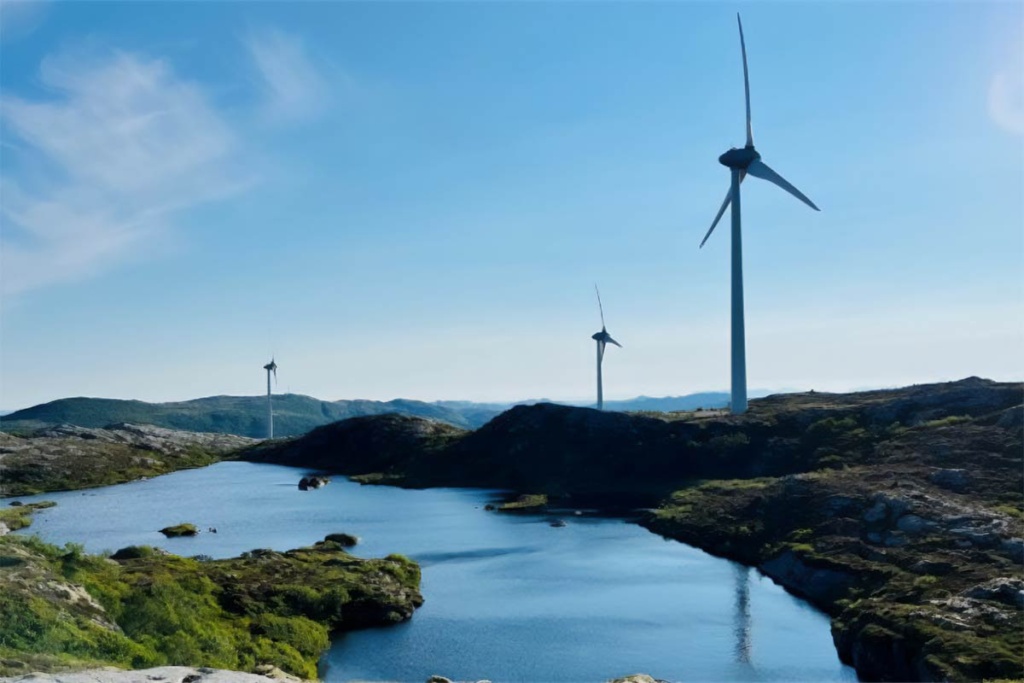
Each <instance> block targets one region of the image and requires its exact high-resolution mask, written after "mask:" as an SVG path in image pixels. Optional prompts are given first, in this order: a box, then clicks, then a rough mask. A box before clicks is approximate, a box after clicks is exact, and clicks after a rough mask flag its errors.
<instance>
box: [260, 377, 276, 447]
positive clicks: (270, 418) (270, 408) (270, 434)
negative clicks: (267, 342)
mask: <svg viewBox="0 0 1024 683" xmlns="http://www.w3.org/2000/svg"><path fill="white" fill-rule="evenodd" d="M263 369H264V370H266V371H267V438H268V439H273V438H274V405H273V403H272V402H271V392H270V373H274V383H275V384H276V383H277V363H275V362H274V359H273V358H271V359H270V362H269V363H267V364H266V365H264V366H263Z"/></svg>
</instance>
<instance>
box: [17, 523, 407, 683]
mask: <svg viewBox="0 0 1024 683" xmlns="http://www.w3.org/2000/svg"><path fill="white" fill-rule="evenodd" d="M118 555H119V556H120V557H123V558H125V559H122V560H120V561H114V560H112V559H109V558H106V557H102V556H97V555H87V554H85V553H83V552H82V549H81V547H80V546H76V545H73V544H69V545H67V546H65V547H63V548H58V547H56V546H53V545H49V544H46V543H43V542H42V541H39V540H38V539H36V538H34V537H26V536H19V535H8V536H5V537H3V538H0V675H13V674H18V673H26V672H27V671H29V670H54V669H61V668H77V667H84V666H95V665H116V666H122V667H128V668H142V667H149V666H160V665H177V664H180V665H190V666H210V667H215V668H225V669H236V670H243V671H252V670H254V669H255V668H256V667H257V666H259V665H261V664H272V665H275V666H278V667H280V668H281V669H283V670H285V671H287V672H289V673H292V674H295V675H298V676H301V677H303V678H315V677H316V662H317V659H318V658H319V656H320V654H321V653H322V652H323V650H324V649H325V648H326V647H327V645H328V634H329V633H330V632H331V631H333V630H338V629H350V628H359V627H364V626H371V625H384V624H388V623H394V622H397V621H400V620H403V619H406V618H408V617H409V616H410V615H411V614H412V611H413V609H414V608H415V607H416V606H418V605H419V604H420V603H421V602H422V598H421V597H420V595H419V592H418V586H419V580H420V573H419V567H418V566H417V565H416V564H415V563H413V562H411V561H410V560H408V559H406V558H404V557H401V556H389V557H388V558H385V559H381V560H362V559H359V558H355V557H352V556H350V555H348V554H347V553H345V552H344V550H343V548H342V547H341V546H340V545H339V544H337V543H334V542H320V543H318V544H316V545H314V546H312V547H309V548H301V549H298V550H292V551H288V552H284V553H278V552H274V551H270V550H260V551H253V552H250V553H246V554H244V555H243V556H242V557H239V558H235V559H229V560H211V561H199V560H196V559H190V558H184V557H178V556H175V555H168V554H165V553H162V552H160V551H156V550H153V549H150V548H145V547H140V548H135V549H126V552H123V553H119V554H118Z"/></svg>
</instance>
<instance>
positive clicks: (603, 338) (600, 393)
mask: <svg viewBox="0 0 1024 683" xmlns="http://www.w3.org/2000/svg"><path fill="white" fill-rule="evenodd" d="M594 291H595V292H597V308H598V310H599V311H601V331H600V332H597V333H595V334H594V335H593V336H592V337H591V339H593V340H595V341H596V342H597V409H598V410H604V386H603V385H602V383H601V361H603V360H604V347H605V346H606V345H608V344H615V345H616V346H618V347H619V348H620V349H621V348H622V344H620V343H619V342H617V341H615V340H614V339H612V336H611V335H610V334H608V330H607V329H605V326H604V306H602V305H601V290H599V289H598V288H597V285H594Z"/></svg>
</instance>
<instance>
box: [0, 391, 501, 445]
mask: <svg viewBox="0 0 1024 683" xmlns="http://www.w3.org/2000/svg"><path fill="white" fill-rule="evenodd" d="M273 400H274V434H275V436H282V437H283V436H295V435H298V434H305V433H306V432H308V431H310V430H311V429H313V428H315V427H319V426H320V425H323V424H328V423H330V422H336V421H338V420H344V419H346V418H350V417H358V416H361V415H383V414H387V413H397V414H400V415H415V416H418V417H424V418H427V419H431V420H441V421H443V422H447V423H449V424H453V425H457V426H460V427H478V426H480V425H481V424H483V423H484V422H486V421H487V420H489V419H491V418H492V417H494V416H495V415H497V414H498V413H499V412H500V409H488V408H473V407H472V405H473V404H468V405H467V406H465V407H464V408H461V409H456V408H452V407H448V406H445V405H442V404H435V403H425V402H423V401H411V400H407V399H396V400H394V401H363V400H353V401H321V400H319V399H316V398H312V397H310V396H301V395H298V394H281V395H277V396H274V399H273ZM121 422H130V423H133V424H150V425H155V426H158V427H166V428H169V429H180V430H185V431H192V432H215V433H222V434H236V435H239V436H248V437H251V438H263V437H265V436H266V434H267V398H266V396H210V397H207V398H198V399H195V400H192V401H179V402H174V403H146V402H144V401H123V400H119V399H107V398H63V399H59V400H57V401H51V402H49V403H43V404H41V405H37V406H33V407H31V408H26V409H24V410H18V411H15V412H13V413H11V414H9V415H5V416H3V418H2V419H0V427H2V428H3V430H4V431H16V432H23V431H26V430H28V431H31V430H34V429H38V428H40V427H42V426H45V425H51V424H55V423H63V424H74V425H79V426H82V427H105V426H107V425H109V424H114V423H121Z"/></svg>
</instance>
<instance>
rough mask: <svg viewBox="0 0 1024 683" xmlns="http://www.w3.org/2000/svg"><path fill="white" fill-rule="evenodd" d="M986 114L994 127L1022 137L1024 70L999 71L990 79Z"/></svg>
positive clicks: (1023, 123)
mask: <svg viewBox="0 0 1024 683" xmlns="http://www.w3.org/2000/svg"><path fill="white" fill-rule="evenodd" d="M988 113H989V116H991V117H992V120H993V121H995V123H996V125H998V126H999V127H1000V128H1003V129H1004V130H1007V131H1009V132H1011V133H1016V134H1018V135H1024V69H1022V68H1021V67H1020V65H1019V63H1018V66H1017V68H1015V69H1012V70H1011V69H1007V70H1005V71H1000V72H999V73H997V74H995V75H994V76H993V77H992V81H991V83H990V84H989V89H988Z"/></svg>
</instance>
